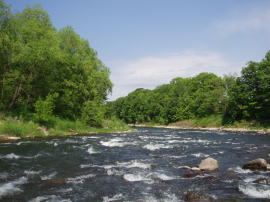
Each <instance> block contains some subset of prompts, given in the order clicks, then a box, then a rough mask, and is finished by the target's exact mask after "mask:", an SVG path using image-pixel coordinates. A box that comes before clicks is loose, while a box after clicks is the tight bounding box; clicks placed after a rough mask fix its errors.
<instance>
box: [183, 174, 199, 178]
mask: <svg viewBox="0 0 270 202" xmlns="http://www.w3.org/2000/svg"><path fill="white" fill-rule="evenodd" d="M200 174H201V173H186V174H184V175H183V176H182V177H183V178H193V177H196V176H198V175H200Z"/></svg>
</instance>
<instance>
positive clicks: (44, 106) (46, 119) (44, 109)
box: [33, 93, 58, 127]
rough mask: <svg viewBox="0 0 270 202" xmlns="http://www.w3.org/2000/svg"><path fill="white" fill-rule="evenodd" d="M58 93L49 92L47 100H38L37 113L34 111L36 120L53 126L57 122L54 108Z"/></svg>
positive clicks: (36, 104)
mask: <svg viewBox="0 0 270 202" xmlns="http://www.w3.org/2000/svg"><path fill="white" fill-rule="evenodd" d="M57 96H58V94H57V93H54V94H49V95H48V96H47V97H46V99H45V100H41V99H40V100H38V101H37V102H36V103H35V105H34V107H35V111H36V113H34V117H33V118H34V121H35V122H37V123H39V124H41V125H44V126H47V127H53V126H54V124H55V117H54V116H53V110H54V100H55V98H57Z"/></svg>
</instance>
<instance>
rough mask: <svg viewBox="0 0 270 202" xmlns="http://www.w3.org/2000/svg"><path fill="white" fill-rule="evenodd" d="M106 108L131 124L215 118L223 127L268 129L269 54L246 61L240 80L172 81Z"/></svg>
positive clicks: (211, 76) (202, 76)
mask: <svg viewBox="0 0 270 202" xmlns="http://www.w3.org/2000/svg"><path fill="white" fill-rule="evenodd" d="M107 107H108V110H107V111H108V112H107V113H108V116H112V115H114V116H117V117H118V118H120V119H122V120H124V121H125V122H127V123H134V124H135V123H145V122H152V123H159V124H169V123H173V122H178V121H183V120H192V119H193V120H194V119H200V118H204V117H209V116H212V117H213V116H214V117H217V118H220V119H221V122H222V125H226V124H232V123H234V122H236V121H247V122H254V123H256V124H259V125H268V126H269V121H270V52H268V53H267V54H266V56H265V58H264V59H263V60H262V61H261V62H249V63H248V64H247V66H246V67H245V68H243V69H242V72H241V76H239V77H237V76H233V75H226V76H223V77H219V76H217V75H215V74H212V73H200V74H199V75H197V76H195V77H191V78H174V79H172V81H171V82H170V83H169V84H164V85H161V86H158V87H157V88H155V89H154V90H147V89H142V88H140V89H137V90H135V91H134V92H132V93H130V94H128V95H127V96H126V97H122V98H119V99H117V100H116V101H114V102H110V103H108V106H107Z"/></svg>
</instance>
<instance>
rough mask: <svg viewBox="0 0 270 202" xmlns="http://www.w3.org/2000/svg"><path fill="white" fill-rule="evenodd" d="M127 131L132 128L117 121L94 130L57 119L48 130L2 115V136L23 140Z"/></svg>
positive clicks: (114, 120) (0, 123) (76, 123)
mask: <svg viewBox="0 0 270 202" xmlns="http://www.w3.org/2000/svg"><path fill="white" fill-rule="evenodd" d="M127 130H130V127H128V126H127V124H125V123H124V122H122V121H120V120H117V119H112V120H105V121H104V122H103V127H102V128H93V127H90V126H88V125H86V124H85V123H83V122H81V121H78V120H77V121H70V120H64V119H60V118H55V120H54V126H53V127H51V128H49V129H46V128H45V127H42V126H40V125H38V124H36V123H33V122H32V121H20V120H15V119H13V118H11V117H5V116H3V115H0V134H1V135H6V136H17V137H21V138H27V137H45V136H51V135H53V136H55V135H56V136H60V135H61V136H63V135H72V134H90V133H111V132H121V131H127ZM46 133H47V134H46Z"/></svg>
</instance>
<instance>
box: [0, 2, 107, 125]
mask: <svg viewBox="0 0 270 202" xmlns="http://www.w3.org/2000/svg"><path fill="white" fill-rule="evenodd" d="M109 74H110V72H109V70H108V68H107V67H105V66H104V65H103V64H102V62H101V61H100V60H99V59H98V58H97V53H96V51H94V50H93V49H92V48H91V47H90V45H89V43H88V41H86V40H83V39H82V38H81V37H80V36H79V35H78V34H76V33H75V32H74V30H73V29H72V28H71V27H65V28H63V29H60V30H57V29H56V28H55V27H54V26H53V25H52V22H51V20H50V17H49V16H48V13H47V12H46V11H44V10H43V9H42V8H40V7H39V6H34V7H27V8H25V9H24V10H23V11H22V12H18V13H13V12H11V10H10V7H9V6H7V5H6V4H5V3H4V2H3V1H2V0H0V111H4V112H8V113H11V114H13V115H16V116H22V117H24V118H25V117H26V118H27V117H28V118H29V120H34V121H37V122H40V123H41V124H44V125H48V124H49V122H50V120H51V118H52V117H61V118H64V119H70V120H76V119H81V120H83V121H85V122H86V123H88V124H90V125H92V126H99V125H101V120H102V119H103V115H104V112H105V107H104V106H105V105H104V101H105V100H106V97H107V94H108V93H109V92H110V91H111V88H112V83H111V81H110V80H109Z"/></svg>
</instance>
